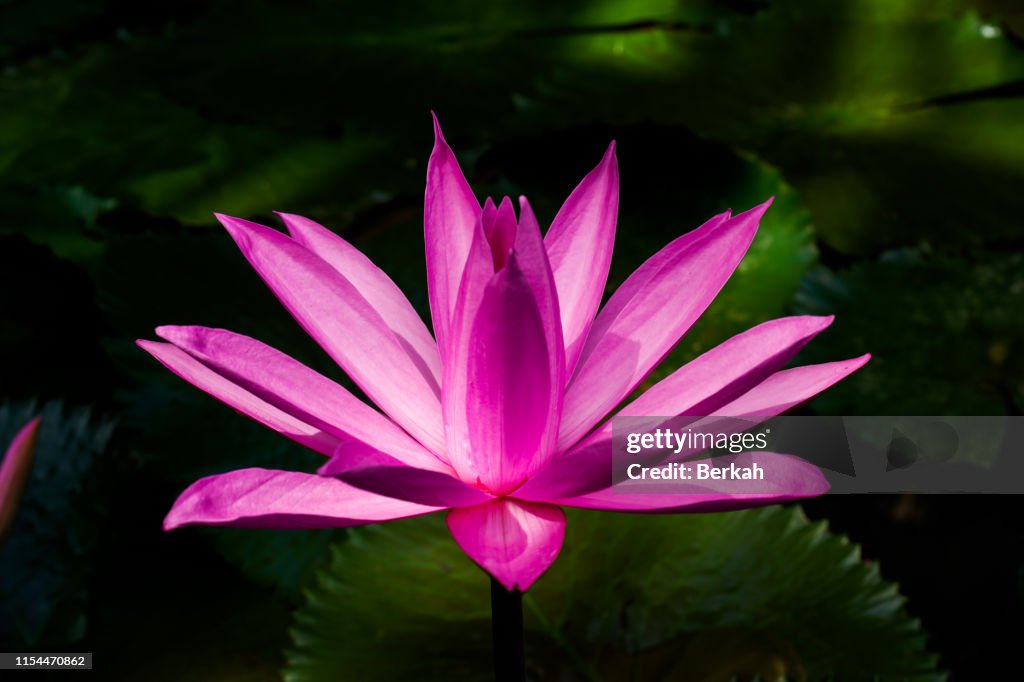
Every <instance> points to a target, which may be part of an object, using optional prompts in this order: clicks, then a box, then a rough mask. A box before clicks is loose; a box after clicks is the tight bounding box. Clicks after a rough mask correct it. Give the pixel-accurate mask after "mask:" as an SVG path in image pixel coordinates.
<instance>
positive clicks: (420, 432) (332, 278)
mask: <svg viewBox="0 0 1024 682" xmlns="http://www.w3.org/2000/svg"><path fill="white" fill-rule="evenodd" d="M218 218H219V219H220V221H221V223H222V224H223V225H224V226H225V227H226V228H227V230H228V232H230V233H231V236H232V237H233V238H234V240H235V241H236V242H237V243H238V246H239V248H240V249H241V250H242V253H243V254H244V255H245V257H246V258H247V259H248V260H249V262H250V263H251V264H252V266H253V267H254V268H255V269H256V271H257V272H258V273H259V275H260V276H261V277H262V278H263V280H264V281H265V282H266V283H267V285H268V286H269V287H270V288H271V290H272V291H273V292H274V293H275V294H276V295H277V297H278V299H280V300H281V302H282V303H283V304H284V306H285V307H286V308H287V309H288V311H289V312H290V313H291V314H292V316H293V317H294V318H295V319H296V320H297V321H298V322H299V324H301V325H302V327H303V328H304V329H305V330H306V332H307V333H309V335H310V336H312V337H313V338H314V339H315V340H316V341H317V343H319V344H320V345H321V346H322V347H323V348H324V350H326V351H327V353H328V354H329V355H330V356H331V357H332V358H333V359H334V361H335V362H337V363H338V364H339V365H341V367H342V368H343V369H344V370H345V372H347V373H348V375H349V376H350V377H352V379H353V381H355V382H356V384H358V385H359V387H360V388H361V389H362V390H363V391H364V392H365V393H366V395H367V396H369V397H370V399H371V400H373V402H375V403H376V404H377V405H378V406H379V407H380V408H381V409H382V410H384V412H386V413H387V414H388V415H389V416H390V417H391V418H392V419H393V420H394V421H395V422H397V423H398V424H399V425H400V426H402V427H403V428H404V429H405V430H406V431H408V432H409V433H410V434H411V435H412V436H413V437H414V438H416V439H417V440H419V441H420V442H421V443H423V444H424V445H426V446H427V447H428V448H430V449H431V450H432V451H434V452H443V448H444V429H443V425H442V421H441V404H440V388H439V387H438V385H437V381H436V379H435V378H434V376H433V374H432V373H431V371H430V368H429V367H427V366H426V365H424V363H423V361H422V359H420V358H419V357H418V356H417V355H416V354H415V353H414V352H412V351H410V350H409V349H408V348H407V347H406V346H404V345H403V344H402V343H401V341H400V340H399V339H398V338H397V337H396V336H395V334H394V333H393V332H392V331H391V329H390V328H389V327H388V326H387V324H386V323H385V322H384V320H383V319H382V318H381V316H380V315H379V314H377V312H376V311H375V310H374V309H373V306H371V305H370V304H369V303H368V302H367V300H366V299H365V298H363V296H362V295H361V294H360V293H359V291H358V290H357V289H356V288H355V287H354V286H353V285H352V283H351V282H349V281H348V280H347V279H345V278H344V277H343V276H342V275H340V274H338V272H337V270H335V269H334V268H333V267H331V266H330V265H329V264H328V263H327V262H326V261H324V260H323V259H322V258H320V257H319V256H317V255H316V254H314V253H312V252H311V251H309V250H308V249H306V248H305V247H304V246H302V245H301V244H299V243H298V242H296V241H294V240H292V239H289V238H288V237H286V236H285V235H283V234H281V233H280V232H277V231H275V230H271V229H270V228H267V227H264V226H262V225H257V224H256V223H251V222H249V221H247V220H240V219H238V218H230V217H228V216H220V215H218Z"/></svg>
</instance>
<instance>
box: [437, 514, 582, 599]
mask: <svg viewBox="0 0 1024 682" xmlns="http://www.w3.org/2000/svg"><path fill="white" fill-rule="evenodd" d="M447 521H448V528H449V530H451V532H452V536H453V537H454V538H455V541H456V542H457V543H458V544H459V547H461V548H462V551H464V552H465V553H466V554H468V555H469V558H470V559H472V560H473V561H475V562H476V563H477V564H479V566H480V567H481V568H483V569H484V570H485V571H487V572H488V573H490V574H491V575H492V576H494V577H495V578H496V579H497V580H498V581H499V582H500V583H501V584H502V585H504V586H505V589H508V590H516V589H518V590H520V591H523V592H525V591H526V590H528V589H529V588H530V586H531V585H533V583H534V582H535V581H536V580H537V578H539V577H540V576H541V574H542V573H544V571H546V570H547V569H548V567H549V566H550V565H551V563H552V562H553V561H554V560H555V557H557V556H558V552H559V550H560V549H561V548H562V540H563V539H564V538H565V513H564V512H563V511H562V510H561V509H559V508H558V507H556V506H554V505H550V504H537V503H532V502H523V501H520V500H512V499H508V498H503V499H496V500H492V501H491V502H488V503H486V504H481V505H478V506H476V507H465V508H463V509H453V510H451V511H450V512H448V516H447Z"/></svg>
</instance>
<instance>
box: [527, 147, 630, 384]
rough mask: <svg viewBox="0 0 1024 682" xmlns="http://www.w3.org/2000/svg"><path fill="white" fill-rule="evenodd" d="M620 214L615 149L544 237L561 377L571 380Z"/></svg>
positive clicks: (594, 310)
mask: <svg viewBox="0 0 1024 682" xmlns="http://www.w3.org/2000/svg"><path fill="white" fill-rule="evenodd" d="M618 212H619V165H618V161H617V160H616V158H615V143H614V142H612V143H611V144H610V145H608V151H606V152H605V154H604V158H602V159H601V162H600V163H599V164H598V165H597V167H596V168H594V170H592V171H590V173H588V174H587V176H586V177H585V178H583V181H582V182H580V184H579V185H578V186H577V187H576V189H574V190H573V191H572V194H570V195H569V198H568V199H566V200H565V203H564V204H563V205H562V208H561V209H560V210H559V211H558V215H556V216H555V220H554V221H553V222H552V223H551V229H550V230H548V233H547V235H546V236H545V237H544V246H545V248H546V249H547V252H548V258H549V259H550V260H551V270H552V272H553V273H554V277H555V286H556V287H557V288H558V304H559V309H560V310H561V317H562V335H563V337H564V338H565V371H566V373H567V376H568V375H571V374H572V371H573V369H574V368H575V367H576V361H577V360H578V359H579V355H580V352H581V351H582V350H583V343H584V341H586V339H587V332H588V331H589V330H590V325H591V324H592V323H593V321H594V314H595V313H597V308H598V306H600V305H601V296H602V295H603V294H604V286H605V283H606V282H607V281H608V267H609V266H610V265H611V261H612V246H613V244H614V242H615V221H616V219H617V217H618Z"/></svg>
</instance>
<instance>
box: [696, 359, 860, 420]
mask: <svg viewBox="0 0 1024 682" xmlns="http://www.w3.org/2000/svg"><path fill="white" fill-rule="evenodd" d="M870 359H871V354H870V353H865V354H864V355H861V356H860V357H856V358H851V359H849V360H839V361H837V362H825V363H822V364H820V365H804V366H803V367H793V368H792V369H784V370H782V371H781V372H776V373H775V374H773V375H772V376H770V377H768V378H767V379H766V380H765V381H764V382H762V383H761V384H760V385H758V386H757V388H755V389H753V390H751V391H748V392H746V393H744V394H743V395H742V396H740V397H739V398H737V399H736V400H734V401H732V402H731V403H729V404H728V405H726V406H724V407H723V408H722V409H720V410H718V412H717V413H716V414H718V415H719V416H723V417H774V416H775V415H777V414H782V413H783V412H785V411H786V410H789V409H791V408H793V407H796V406H797V405H799V404H800V403H802V402H805V401H807V400H810V399H811V398H813V397H814V396H816V395H818V394H819V393H821V392H822V391H824V390H825V389H827V388H829V387H830V386H832V385H833V384H835V383H837V382H838V381H839V380H841V379H843V378H845V377H847V376H849V375H850V374H853V373H854V372H856V371H857V370H858V369H860V368H861V367H863V366H864V365H866V364H867V362H868V360H870Z"/></svg>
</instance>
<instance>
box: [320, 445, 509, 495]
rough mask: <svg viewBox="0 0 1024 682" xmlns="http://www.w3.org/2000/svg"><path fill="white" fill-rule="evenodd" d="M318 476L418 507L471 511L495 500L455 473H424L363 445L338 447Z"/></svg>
mask: <svg viewBox="0 0 1024 682" xmlns="http://www.w3.org/2000/svg"><path fill="white" fill-rule="evenodd" d="M317 473H318V474H320V475H321V476H336V477H338V478H340V479H341V480H343V481H345V482H346V483H348V484H350V485H353V486H355V487H357V488H359V489H361V490H366V491H368V492H371V493H376V494H378V495H384V496H385V497H393V498H395V499H399V500H406V501H408V502H416V503H418V504H425V505H433V506H439V507H445V508H448V507H467V506H471V505H475V504H481V503H483V502H486V501H487V500H490V499H492V498H491V496H490V495H487V494H486V493H484V492H482V491H480V490H478V489H476V488H472V487H470V486H468V485H466V484H465V483H463V482H462V481H461V480H460V479H459V478H458V477H457V476H456V475H455V472H454V471H451V470H450V469H449V471H448V472H441V471H437V470H428V469H420V468H416V467H413V466H409V465H408V464H405V463H403V462H400V461H398V460H397V459H395V458H394V457H389V456H388V455H386V454H384V453H383V452H380V451H379V450H375V449H373V448H372V447H369V446H368V445H366V443H361V442H359V441H348V442H344V443H341V444H340V445H338V448H337V450H335V452H334V454H333V455H332V456H331V459H330V460H328V461H327V463H326V464H324V465H323V466H322V467H320V469H319V470H317Z"/></svg>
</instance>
